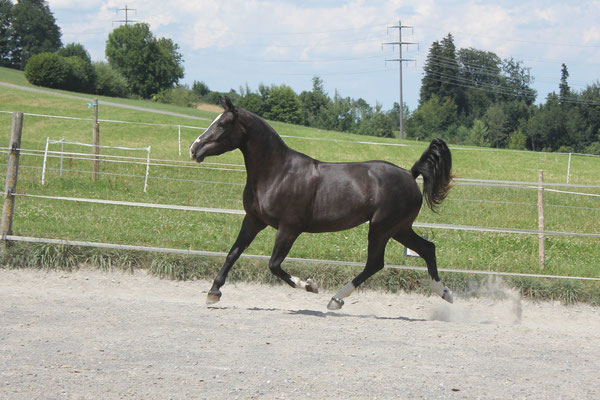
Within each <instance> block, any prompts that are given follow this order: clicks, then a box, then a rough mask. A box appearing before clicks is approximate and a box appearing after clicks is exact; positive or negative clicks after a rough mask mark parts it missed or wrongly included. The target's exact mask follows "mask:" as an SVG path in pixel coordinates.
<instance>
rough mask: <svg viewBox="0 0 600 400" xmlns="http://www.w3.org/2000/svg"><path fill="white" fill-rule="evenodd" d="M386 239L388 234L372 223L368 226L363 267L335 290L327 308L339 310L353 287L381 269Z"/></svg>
mask: <svg viewBox="0 0 600 400" xmlns="http://www.w3.org/2000/svg"><path fill="white" fill-rule="evenodd" d="M388 240H389V236H385V235H384V234H383V233H382V232H380V231H379V230H378V229H377V228H376V227H375V226H374V225H371V226H370V227H369V249H368V255H367V264H366V265H365V269H364V270H363V271H362V272H361V273H360V274H358V275H357V276H356V278H354V279H352V280H351V281H350V282H348V283H347V284H346V285H344V286H343V287H342V288H341V289H340V290H338V291H337V293H336V294H335V295H334V296H333V297H332V298H331V300H330V301H329V304H327V309H328V310H339V309H340V308H342V306H343V305H344V298H346V297H348V296H350V294H352V292H353V291H354V289H356V288H357V287H358V286H359V285H360V284H362V283H363V282H364V281H366V280H367V279H369V278H370V277H371V276H373V275H374V274H375V273H376V272H378V271H380V270H381V269H383V265H384V256H385V246H386V245H387V242H388Z"/></svg>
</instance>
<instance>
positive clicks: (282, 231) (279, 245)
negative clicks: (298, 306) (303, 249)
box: [269, 226, 319, 293]
mask: <svg viewBox="0 0 600 400" xmlns="http://www.w3.org/2000/svg"><path fill="white" fill-rule="evenodd" d="M299 235H300V234H299V233H294V232H293V231H291V230H289V229H286V228H284V227H281V226H280V227H279V229H278V230H277V236H276V237H275V246H274V247H273V253H272V254H271V259H270V260H269V269H270V270H271V273H272V274H273V275H275V276H277V277H278V278H281V279H282V280H283V281H284V282H286V283H287V284H288V285H290V286H291V287H293V288H296V289H302V290H306V291H307V292H311V293H318V292H319V287H318V285H317V284H316V283H315V282H314V281H313V280H312V279H307V280H306V281H303V280H301V279H300V278H297V277H295V276H293V275H290V274H289V273H287V272H286V271H284V270H283V269H282V268H281V263H283V260H284V259H285V257H286V256H287V255H288V253H289V252H290V250H291V249H292V245H293V244H294V242H295V241H296V239H297V238H298V236H299Z"/></svg>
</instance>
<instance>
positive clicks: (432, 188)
mask: <svg viewBox="0 0 600 400" xmlns="http://www.w3.org/2000/svg"><path fill="white" fill-rule="evenodd" d="M222 105H223V108H224V109H225V110H224V112H223V113H222V114H220V115H219V116H218V117H217V118H216V119H215V120H214V121H213V122H212V123H211V124H210V126H209V127H208V128H207V130H206V131H205V132H204V133H203V134H202V135H200V136H199V137H198V139H196V140H195V141H194V143H192V145H191V146H190V157H191V158H192V159H194V160H196V161H197V162H202V161H203V160H204V158H205V157H207V156H216V155H219V154H222V153H225V152H227V151H231V150H234V149H240V150H241V152H242V154H243V155H244V162H245V164H246V172H247V180H246V187H245V189H244V209H245V210H246V216H245V218H244V221H243V222H242V228H241V230H240V233H239V235H238V238H237V240H236V241H235V243H234V245H233V247H232V248H231V250H230V251H229V254H228V255H227V258H226V260H225V263H224V264H223V267H222V268H221V270H220V271H219V273H218V275H217V277H216V278H215V281H214V283H213V285H212V287H211V289H210V291H209V293H208V298H207V303H209V304H210V303H215V302H217V301H219V299H220V298H221V291H220V288H221V286H223V285H224V284H225V279H226V278H227V274H228V273H229V270H230V269H231V267H232V266H233V264H234V263H235V261H236V260H237V259H238V258H239V257H240V255H241V254H242V252H243V251H244V250H245V249H246V248H247V247H248V246H249V245H250V243H252V241H253V240H254V238H255V237H256V235H257V234H258V233H259V232H260V231H262V230H263V229H264V228H265V227H266V226H267V225H269V226H272V227H273V228H275V229H277V235H276V239H275V246H274V248H273V253H272V255H271V259H270V261H269V268H270V270H271V272H272V273H273V274H274V275H276V276H278V277H279V278H281V279H283V280H284V281H285V282H286V283H288V284H289V285H290V286H292V287H293V288H298V289H303V290H307V291H309V292H314V293H316V292H317V285H316V284H315V283H314V282H313V281H311V280H310V279H309V280H307V281H302V280H300V279H298V278H296V277H294V276H292V275H290V274H288V273H287V272H285V271H284V270H283V269H282V268H281V263H282V262H283V260H284V259H285V257H286V256H287V254H288V253H289V251H290V249H291V248H292V245H293V244H294V241H295V240H296V239H297V238H298V236H299V235H300V234H301V233H302V232H334V231H340V230H344V229H349V228H353V227H355V226H357V225H360V224H362V223H364V222H369V246H368V256H367V262H366V266H365V268H364V270H363V271H362V272H361V273H360V274H358V276H356V278H354V279H353V280H352V281H350V282H348V284H346V285H345V286H344V287H342V288H341V289H340V290H339V291H338V292H337V293H336V294H335V296H333V298H332V299H331V301H330V302H329V304H328V306H327V308H328V309H330V310H337V309H340V308H341V307H342V306H343V304H344V301H343V299H344V298H345V297H348V296H349V295H350V294H351V293H352V291H353V290H354V289H355V288H356V287H358V285H360V284H361V283H363V282H364V281H365V280H367V279H368V278H369V277H370V276H371V275H373V274H374V273H376V272H377V271H379V270H381V269H382V268H383V266H384V253H385V247H386V245H387V242H388V241H389V240H390V239H394V240H397V241H398V242H400V243H402V244H404V245H405V246H406V247H408V248H409V249H412V250H414V251H415V252H416V253H417V254H419V255H420V256H421V257H422V258H424V259H425V261H426V263H427V269H428V272H429V275H430V277H431V288H432V290H433V291H434V292H435V293H437V294H439V295H440V296H441V297H442V298H443V299H445V300H447V301H449V302H452V292H450V290H449V289H448V288H447V287H445V286H444V285H443V284H442V282H440V278H439V276H438V271H437V265H436V259H435V245H434V244H433V243H431V242H429V241H427V240H425V239H423V238H421V237H420V236H418V235H417V234H416V233H415V232H414V231H413V229H412V224H413V221H414V220H415V218H416V217H417V215H418V214H419V210H420V209H421V204H422V201H423V195H421V191H420V189H419V186H418V184H417V182H416V180H415V179H416V178H417V177H418V176H419V175H422V176H423V181H424V197H425V200H426V201H427V204H428V205H429V207H430V208H432V209H434V208H435V206H437V205H439V204H440V203H441V202H442V200H444V198H445V197H446V194H447V193H448V190H449V189H450V183H451V180H452V175H451V172H450V171H451V167H452V159H451V156H450V150H449V149H448V146H446V143H444V142H443V141H442V140H439V139H435V140H433V141H432V142H431V144H430V145H429V147H428V148H427V150H425V152H424V153H423V155H422V156H421V158H420V159H419V160H418V161H417V162H416V163H415V164H414V165H413V167H412V168H411V170H410V171H407V170H405V169H402V168H400V167H397V166H395V165H393V164H391V163H388V162H384V161H369V162H354V163H327V162H321V161H318V160H315V159H313V158H311V157H308V156H306V155H304V154H302V153H299V152H297V151H295V150H292V149H290V148H289V147H288V146H287V145H286V144H285V143H284V142H283V140H282V139H281V138H280V137H279V135H278V134H277V133H276V132H275V130H273V128H271V127H270V126H269V125H268V124H267V123H266V122H265V121H264V120H263V119H262V118H260V117H258V116H257V115H254V114H252V113H250V112H248V111H246V110H244V109H241V108H238V107H235V106H234V105H233V104H232V103H231V100H230V99H229V98H227V97H225V98H224V99H222Z"/></svg>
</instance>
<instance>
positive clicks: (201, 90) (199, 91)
mask: <svg viewBox="0 0 600 400" xmlns="http://www.w3.org/2000/svg"><path fill="white" fill-rule="evenodd" d="M192 92H194V95H195V96H196V97H197V98H198V99H201V98H203V97H204V96H206V95H207V94H209V93H210V89H209V88H208V85H207V84H206V83H204V82H198V81H194V83H193V84H192Z"/></svg>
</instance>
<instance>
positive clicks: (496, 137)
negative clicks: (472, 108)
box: [483, 103, 510, 148]
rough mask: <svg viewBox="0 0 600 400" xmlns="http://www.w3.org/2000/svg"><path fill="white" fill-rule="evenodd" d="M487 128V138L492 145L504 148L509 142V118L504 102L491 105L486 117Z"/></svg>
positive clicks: (484, 118)
mask: <svg viewBox="0 0 600 400" xmlns="http://www.w3.org/2000/svg"><path fill="white" fill-rule="evenodd" d="M483 122H485V125H486V128H487V138H488V140H489V143H490V144H491V145H492V147H496V148H503V147H506V144H507V143H508V135H509V132H510V131H509V130H508V118H507V116H506V114H505V113H504V110H503V108H502V104H500V103H494V104H492V105H490V106H489V108H488V109H487V111H486V113H485V115H484V117H483Z"/></svg>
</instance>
